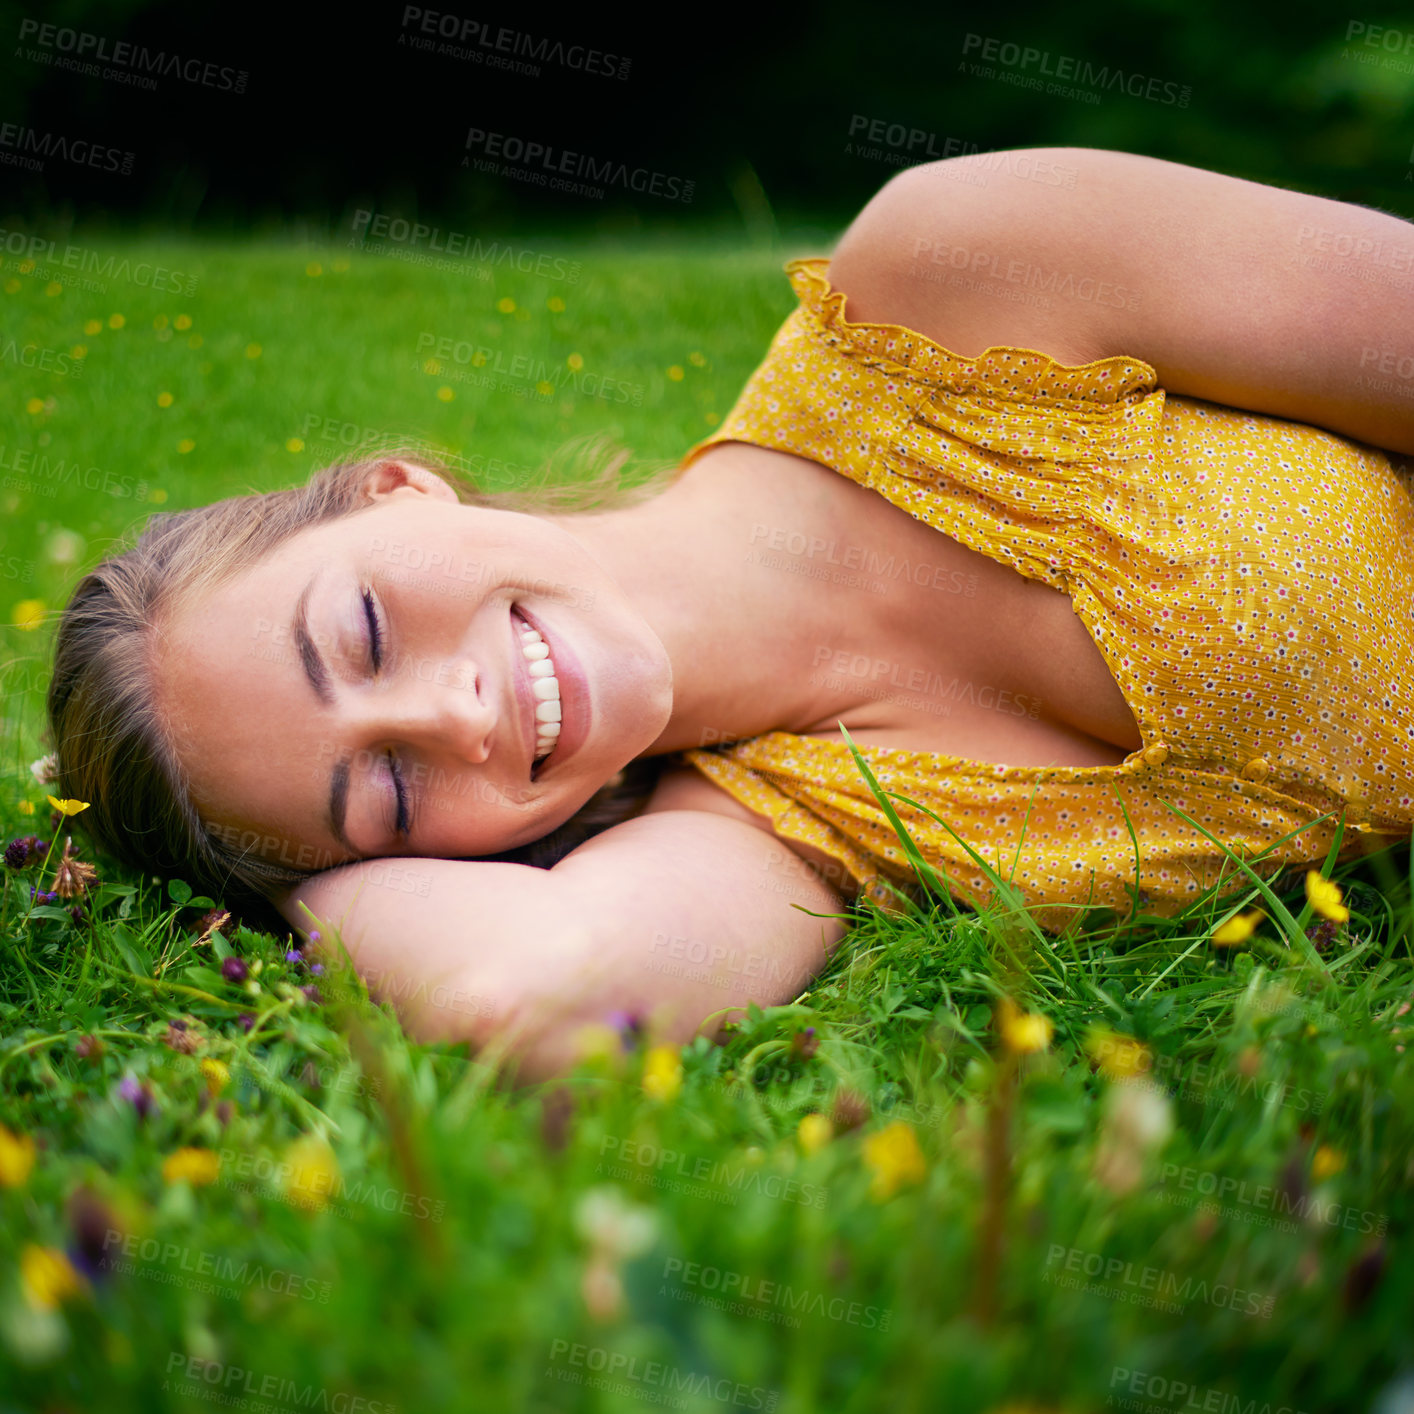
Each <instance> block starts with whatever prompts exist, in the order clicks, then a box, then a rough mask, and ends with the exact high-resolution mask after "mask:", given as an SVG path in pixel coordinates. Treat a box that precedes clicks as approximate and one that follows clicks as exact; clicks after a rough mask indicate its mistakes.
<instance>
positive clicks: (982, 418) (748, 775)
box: [683, 258, 1414, 931]
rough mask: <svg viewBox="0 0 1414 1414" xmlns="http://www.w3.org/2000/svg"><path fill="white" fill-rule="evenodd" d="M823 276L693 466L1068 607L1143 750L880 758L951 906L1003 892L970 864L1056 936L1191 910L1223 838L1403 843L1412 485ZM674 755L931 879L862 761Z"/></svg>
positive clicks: (1348, 445)
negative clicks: (877, 302) (767, 454)
mask: <svg viewBox="0 0 1414 1414" xmlns="http://www.w3.org/2000/svg"><path fill="white" fill-rule="evenodd" d="M828 264H829V263H828V261H827V260H825V259H819V258H817V259H810V260H794V261H791V262H790V263H789V264H788V265H787V266H786V271H787V273H788V274H789V276H790V279H791V283H792V285H793V286H794V289H795V292H796V296H797V299H798V301H799V304H798V307H797V308H796V309H795V311H794V312H793V313H792V314H791V315H790V317H789V318H788V319H787V320H786V321H785V324H784V325H783V326H782V328H781V329H780V331H779V332H778V333H777V335H776V337H775V339H774V341H773V342H772V344H771V348H770V350H769V352H768V353H767V355H766V358H765V361H764V362H763V363H762V364H761V366H760V367H759V368H758V369H757V370H756V372H755V373H754V374H753V375H752V377H751V379H750V380H749V381H748V383H747V385H746V388H745V389H744V391H743V392H742V394H741V397H740V399H739V400H738V402H737V404H736V406H735V408H734V409H733V410H732V413H731V415H730V416H729V417H728V418H727V419H726V421H725V422H724V423H723V424H722V426H721V427H720V428H719V429H718V431H717V432H715V433H714V434H713V435H712V436H710V437H708V438H706V439H705V440H704V441H702V442H699V443H698V444H697V445H696V446H695V447H693V448H692V450H691V451H690V452H689V453H688V455H687V457H686V458H685V459H684V462H683V465H684V467H686V466H687V465H689V464H690V463H691V462H692V461H693V460H694V459H695V458H696V457H698V456H699V455H700V454H701V453H702V452H703V451H705V450H706V449H707V448H708V447H711V446H714V445H716V444H718V443H720V442H725V441H738V442H748V443H752V444H754V445H756V446H761V447H768V448H773V449H776V450H779V451H783V452H790V453H793V454H795V455H796V456H801V457H807V458H809V459H811V460H813V461H816V462H820V463H822V464H824V465H825V466H827V467H829V468H831V469H832V470H834V471H837V472H839V473H840V474H841V475H842V476H847V477H849V478H850V479H851V480H853V481H857V482H858V483H859V484H860V485H862V486H867V487H870V488H872V489H873V490H875V491H877V492H878V493H879V494H880V495H881V496H885V497H887V499H888V500H889V501H891V502H892V503H893V504H894V505H896V506H898V507H899V508H900V509H901V510H904V511H907V512H908V514H909V515H911V516H914V517H916V518H917V519H919V520H921V521H923V522H925V523H926V524H928V525H932V526H934V527H936V528H937V529H938V530H940V531H942V532H943V533H944V534H946V535H949V536H951V537H952V538H953V539H955V540H957V541H958V542H960V543H961V544H962V545H965V546H967V547H968V548H969V549H972V550H975V551H978V552H980V553H982V554H985V555H987V556H989V557H991V558H992V559H995V560H998V561H1000V562H1002V563H1005V564H1007V565H1009V566H1011V567H1012V568H1013V569H1015V570H1016V571H1018V572H1019V573H1020V574H1022V575H1024V576H1026V577H1027V578H1030V579H1037V580H1040V581H1041V582H1043V583H1045V584H1048V585H1050V586H1052V587H1053V588H1055V589H1059V590H1062V591H1063V592H1065V593H1066V594H1067V595H1069V597H1070V599H1071V603H1072V605H1073V607H1074V609H1075V611H1076V613H1077V614H1078V615H1079V616H1080V618H1081V620H1082V621H1083V622H1084V624H1085V627H1086V629H1087V630H1088V631H1089V633H1090V635H1091V637H1092V639H1093V640H1094V642H1095V644H1096V646H1097V647H1098V648H1099V650H1100V652H1101V654H1102V655H1103V656H1104V658H1105V661H1106V663H1107V664H1108V665H1109V667H1110V670H1111V672H1112V673H1113V675H1114V678H1115V680H1116V682H1117V683H1118V685H1119V687H1120V690H1121V692H1122V693H1123V694H1124V697H1125V700H1126V701H1127V702H1128V704H1129V707H1130V710H1131V711H1132V712H1133V714H1134V717H1135V720H1136V721H1137V722H1138V724H1139V728H1140V731H1141V735H1142V739H1143V745H1142V746H1141V747H1140V748H1139V749H1138V750H1136V751H1134V752H1132V753H1131V754H1130V755H1129V756H1128V757H1126V758H1125V760H1124V761H1123V762H1122V763H1121V764H1119V765H1116V766H1085V767H1075V766H1065V767H1019V766H1004V765H994V764H990V763H981V762H976V761H968V760H964V759H961V758H959V757H954V756H947V755H942V754H939V753H936V752H924V751H908V750H895V749H887V748H880V747H877V746H870V747H868V748H861V751H862V754H863V755H864V757H865V759H866V760H867V761H868V762H869V765H870V768H871V770H873V772H874V773H875V775H876V776H877V778H878V781H879V784H880V786H881V787H882V788H883V789H884V790H885V791H888V792H897V793H899V794H901V795H904V796H907V797H909V798H911V799H912V800H914V801H917V802H919V804H920V805H922V806H926V807H927V810H929V811H931V812H933V814H934V815H936V816H938V817H939V819H940V820H941V821H944V822H946V826H947V827H948V828H945V827H944V825H943V824H940V823H938V821H936V820H934V819H932V818H931V817H930V816H929V815H928V814H927V813H925V812H924V811H922V810H919V809H915V808H913V807H911V806H909V805H906V804H904V803H902V802H898V801H896V802H895V805H896V808H897V809H898V813H899V815H900V817H901V819H902V821H903V823H904V825H905V826H906V827H907V829H908V831H909V833H910V834H911V835H912V837H913V839H914V840H915V841H916V842H917V844H918V846H919V848H920V849H921V851H922V853H923V854H924V856H925V858H927V859H928V861H929V862H930V863H932V864H933V865H934V866H935V867H936V868H938V869H939V870H940V871H941V873H942V874H943V877H944V878H945V880H946V882H947V884H948V887H949V889H950V891H951V892H952V893H953V894H954V895H955V896H956V897H958V898H959V899H961V900H964V901H966V902H968V903H971V904H973V905H974V906H985V905H986V904H987V903H988V902H989V901H990V899H991V897H992V895H993V887H992V885H991V883H990V882H989V880H988V878H987V876H986V874H985V873H984V872H983V871H982V870H981V869H980V868H979V867H978V865H977V863H976V861H975V860H974V859H973V858H972V855H971V854H970V853H969V850H968V848H965V847H964V843H965V845H966V846H970V848H971V850H975V851H976V853H977V854H978V855H979V856H981V857H982V858H983V859H985V860H986V861H987V864H988V865H989V867H990V868H992V869H994V870H995V871H996V872H997V874H998V875H999V876H1000V877H1002V878H1004V879H1007V880H1009V881H1010V883H1011V884H1012V886H1013V887H1014V888H1015V889H1016V890H1017V892H1018V893H1019V895H1020V896H1021V898H1022V900H1023V901H1024V903H1025V905H1026V906H1027V907H1028V909H1030V911H1031V912H1032V915H1033V916H1034V917H1035V918H1036V920H1037V922H1038V923H1040V924H1041V926H1042V927H1044V928H1047V929H1048V930H1051V931H1058V930H1059V929H1061V928H1063V927H1065V926H1066V924H1067V923H1068V922H1070V921H1071V920H1072V919H1075V918H1076V917H1077V916H1078V915H1079V914H1080V913H1081V911H1082V910H1083V909H1084V908H1085V907H1087V906H1103V907H1107V908H1113V909H1116V910H1118V911H1119V913H1120V914H1121V915H1122V916H1126V917H1127V916H1129V915H1130V913H1131V911H1132V910H1137V911H1138V912H1140V913H1147V914H1156V915H1161V916H1172V915H1173V914H1175V913H1178V912H1180V911H1182V910H1183V909H1184V908H1185V907H1187V906H1188V905H1190V904H1192V903H1193V902H1195V901H1196V900H1197V899H1198V898H1199V896H1200V895H1201V894H1202V893H1203V892H1204V891H1205V890H1208V889H1209V888H1214V887H1217V888H1218V891H1219V892H1220V893H1227V892H1228V891H1229V889H1231V888H1236V887H1239V886H1242V885H1243V884H1244V883H1245V882H1246V880H1245V876H1243V875H1242V874H1241V872H1240V871H1239V870H1237V869H1236V868H1235V866H1234V865H1233V864H1232V863H1231V861H1230V860H1226V859H1225V857H1224V855H1223V853H1222V850H1221V849H1219V848H1218V846H1217V845H1216V844H1214V843H1213V841H1212V840H1210V839H1208V838H1207V837H1206V836H1205V835H1204V833H1203V831H1204V830H1206V831H1207V832H1208V833H1209V834H1211V835H1212V836H1214V837H1215V838H1216V839H1217V840H1220V841H1221V842H1222V843H1223V844H1224V845H1226V846H1227V847H1228V848H1230V849H1231V850H1232V851H1233V852H1234V853H1235V854H1236V855H1237V856H1238V857H1239V858H1242V859H1245V860H1247V861H1248V862H1249V863H1253V864H1254V867H1256V868H1257V869H1258V872H1259V873H1261V874H1262V875H1263V877H1266V878H1271V877H1273V876H1274V875H1275V874H1276V873H1277V872H1278V871H1279V869H1282V868H1286V867H1290V866H1292V865H1298V864H1305V863H1320V862H1323V861H1324V860H1325V857H1326V855H1327V853H1328V852H1329V849H1330V846H1331V844H1332V842H1333V840H1334V836H1335V831H1336V828H1337V825H1338V824H1339V823H1340V822H1341V819H1342V817H1343V822H1344V830H1345V834H1344V839H1343V843H1342V848H1341V856H1340V857H1341V858H1346V857H1348V856H1350V855H1351V854H1355V853H1363V852H1368V851H1371V850H1375V849H1380V848H1383V847H1385V846H1387V845H1389V844H1392V843H1394V842H1395V841H1397V840H1400V839H1403V838H1407V837H1408V836H1409V834H1410V832H1411V821H1414V478H1411V476H1410V475H1409V474H1408V473H1407V472H1402V471H1397V470H1396V469H1394V468H1393V467H1392V466H1391V464H1390V461H1389V458H1388V457H1387V456H1386V455H1385V454H1384V453H1383V452H1381V451H1379V450H1377V449H1375V448H1373V447H1369V446H1365V445H1362V444H1360V443H1356V442H1352V441H1350V440H1348V439H1346V438H1343V437H1339V436H1336V435H1335V434H1333V433H1329V432H1323V431H1320V430H1318V429H1316V428H1314V427H1310V426H1306V425H1304V424H1300V423H1293V422H1286V421H1282V420H1279V419H1276V418H1271V417H1262V416H1258V415H1256V414H1252V413H1246V412H1241V411H1237V410H1235V409H1232V408H1227V407H1222V406H1219V405H1217V404H1215V403H1208V402H1202V401H1198V400H1196V399H1189V398H1180V397H1171V396H1167V395H1166V394H1165V392H1164V390H1163V389H1162V388H1160V387H1159V386H1158V376H1157V374H1156V373H1155V371H1154V369H1153V368H1152V367H1150V366H1149V365H1148V364H1146V363H1144V362H1143V361H1142V360H1140V359H1136V358H1127V357H1120V356H1115V357H1110V358H1105V359H1100V360H1097V361H1095V362H1093V363H1088V364H1085V365H1084V366H1082V367H1068V366H1066V365H1064V364H1060V363H1057V362H1056V361H1055V360H1053V359H1051V358H1049V357H1047V356H1046V355H1044V354H1041V353H1037V352H1035V351H1034V350H1028V349H1020V348H1011V347H997V348H990V349H988V350H987V351H986V352H985V353H983V354H981V355H980V356H979V357H977V358H962V357H960V356H959V355H957V354H954V353H950V352H949V351H948V350H947V349H944V348H942V347H940V346H939V345H938V344H936V343H934V342H933V341H932V340H931V339H928V338H926V337H924V336H923V335H921V334H918V333H915V332H913V331H911V330H908V329H905V328H902V327H900V326H898V325H884V324H854V323H851V322H850V321H849V320H848V319H847V318H846V316H845V296H844V295H843V294H842V293H841V292H839V291H837V290H834V289H832V288H831V286H830V282H829V277H828V273H827V272H828ZM963 602H966V601H963ZM683 759H684V760H686V761H687V762H688V763H689V764H691V765H692V766H693V767H695V768H696V769H697V770H699V771H701V772H702V774H703V775H705V776H706V777H707V778H708V779H709V780H711V781H714V782H716V783H717V784H718V785H719V786H721V787H723V788H724V789H726V790H727V791H728V792H730V793H731V794H732V795H733V796H735V797H736V798H737V799H738V800H739V801H741V802H742V803H743V804H745V805H747V806H749V807H750V808H751V809H753V810H756V811H759V812H761V813H762V814H764V815H766V816H769V817H770V818H771V820H772V821H773V822H774V824H775V827H776V830H777V831H778V832H779V833H780V834H781V835H783V836H785V837H788V838H791V839H795V840H800V841H803V842H806V843H809V844H812V845H815V846H816V847H817V848H819V849H821V850H824V851H825V853H827V854H829V855H831V856H832V857H833V858H835V859H837V860H838V861H840V863H841V864H842V865H843V866H844V867H845V868H846V869H847V870H848V871H849V873H850V874H851V875H852V877H853V878H854V879H855V880H856V881H857V882H858V884H859V886H860V888H861V890H863V891H865V892H867V893H868V894H869V895H870V896H872V897H874V898H876V899H879V900H880V901H885V900H887V899H888V897H889V890H888V889H886V888H885V887H884V884H885V881H886V880H894V881H899V882H902V883H905V884H907V883H908V882H909V881H911V880H912V879H913V877H914V876H913V873H912V870H911V869H910V867H909V865H908V861H907V856H906V854H905V852H904V849H903V847H902V846H901V844H900V842H899V839H898V836H897V834H896V833H895V831H894V830H893V828H892V827H891V826H890V824H889V822H888V820H887V818H886V817H885V815H884V813H883V812H882V811H881V810H880V808H879V806H878V804H877V803H876V801H875V798H874V796H873V794H872V792H871V791H870V789H869V787H868V784H867V783H866V782H865V780H864V779H863V777H862V775H861V773H860V772H859V770H858V768H857V766H856V765H855V762H854V760H853V758H852V757H851V755H850V752H849V748H848V747H847V746H846V745H845V744H844V742H843V741H842V740H829V739H825V738H817V737H802V736H796V735H793V734H790V733H787V732H769V733H766V734H764V735H762V736H758V737H754V738H752V739H751V740H749V741H743V742H738V743H735V744H733V745H730V746H727V747H722V748H716V749H711V750H690V751H687V752H685V753H684V754H683ZM1177 812H1182V813H1181V814H1180V813H1177ZM1184 816H1187V817H1188V819H1187V820H1185V819H1184V818H1183V817H1184ZM1190 821H1191V822H1195V823H1189V822H1190ZM1195 826H1201V827H1202V829H1201V830H1200V829H1199V828H1196V827H1195Z"/></svg>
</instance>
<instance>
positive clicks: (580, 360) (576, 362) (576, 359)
mask: <svg viewBox="0 0 1414 1414" xmlns="http://www.w3.org/2000/svg"><path fill="white" fill-rule="evenodd" d="M565 362H566V363H567V364H569V366H570V367H571V368H572V369H573V370H574V371H575V372H576V373H578V372H579V370H580V369H581V368H583V367H584V356H583V355H582V354H577V353H572V354H570V356H569V357H568V358H567V359H565Z"/></svg>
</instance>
